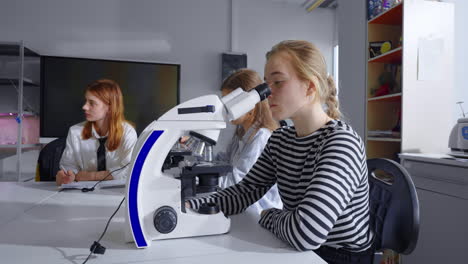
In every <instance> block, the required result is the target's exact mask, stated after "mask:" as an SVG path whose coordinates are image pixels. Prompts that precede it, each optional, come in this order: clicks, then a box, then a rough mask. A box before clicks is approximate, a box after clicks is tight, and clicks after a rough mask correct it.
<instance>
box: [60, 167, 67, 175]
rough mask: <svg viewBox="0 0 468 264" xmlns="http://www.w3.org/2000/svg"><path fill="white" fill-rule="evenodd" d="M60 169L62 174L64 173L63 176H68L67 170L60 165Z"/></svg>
mask: <svg viewBox="0 0 468 264" xmlns="http://www.w3.org/2000/svg"><path fill="white" fill-rule="evenodd" d="M60 169H61V170H63V172H64V173H65V175H67V176H68V170H67V169H65V168H64V167H63V166H62V165H60Z"/></svg>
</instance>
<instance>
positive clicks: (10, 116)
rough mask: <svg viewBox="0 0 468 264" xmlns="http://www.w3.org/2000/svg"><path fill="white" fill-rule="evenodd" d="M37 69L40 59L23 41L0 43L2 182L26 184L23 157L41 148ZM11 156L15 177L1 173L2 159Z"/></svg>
mask: <svg viewBox="0 0 468 264" xmlns="http://www.w3.org/2000/svg"><path fill="white" fill-rule="evenodd" d="M39 69H40V55H39V54H38V53H36V52H34V51H33V50H31V49H29V48H27V47H25V46H24V44H23V42H22V41H21V42H0V89H1V90H2V100H1V102H0V122H1V124H2V135H1V136H0V169H1V170H0V173H1V174H0V180H1V181H5V180H7V181H10V180H16V181H23V180H26V179H25V178H24V177H22V168H23V167H24V165H25V164H24V162H23V153H24V152H26V151H31V150H39V149H40V147H41V145H40V144H39V127H38V125H39V116H38V113H39V95H40V91H39V87H40V77H39V75H40V70H39ZM26 76H27V77H26ZM15 102H16V103H15ZM26 110H27V111H26ZM25 123H26V124H25ZM36 124H37V125H36ZM36 128H37V129H36ZM15 131H16V132H15ZM15 134H16V135H15ZM11 156H16V170H15V172H14V175H9V176H7V175H5V173H4V159H5V158H8V157H11ZM29 165H31V164H29ZM33 166H34V165H33Z"/></svg>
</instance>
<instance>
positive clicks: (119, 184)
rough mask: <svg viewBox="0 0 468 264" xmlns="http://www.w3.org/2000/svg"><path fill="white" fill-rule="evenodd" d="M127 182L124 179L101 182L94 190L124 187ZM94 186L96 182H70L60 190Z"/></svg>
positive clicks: (61, 186)
mask: <svg viewBox="0 0 468 264" xmlns="http://www.w3.org/2000/svg"><path fill="white" fill-rule="evenodd" d="M126 182H127V180H126V179H117V180H109V181H102V182H100V183H99V184H98V185H96V188H110V187H125V183H126ZM94 184H96V181H79V182H71V183H66V184H62V185H60V188H62V189H83V188H91V187H93V186H94Z"/></svg>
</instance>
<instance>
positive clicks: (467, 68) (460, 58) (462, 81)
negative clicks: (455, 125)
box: [453, 0, 468, 118]
mask: <svg viewBox="0 0 468 264" xmlns="http://www.w3.org/2000/svg"><path fill="white" fill-rule="evenodd" d="M453 2H454V3H455V54H454V55H455V101H464V102H465V103H464V104H463V107H464V109H465V112H468V81H467V76H468V49H467V48H466V45H467V43H468V30H467V29H466V26H467V25H468V1H466V0H455V1H453ZM455 116H456V118H460V117H461V111H460V110H459V109H458V107H457V109H455ZM467 117H468V116H467Z"/></svg>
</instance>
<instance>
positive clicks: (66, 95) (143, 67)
mask: <svg viewBox="0 0 468 264" xmlns="http://www.w3.org/2000/svg"><path fill="white" fill-rule="evenodd" d="M98 79H112V80H114V81H116V82H117V83H118V84H119V85H120V88H121V90H122V94H123V99H124V108H125V117H126V119H127V120H129V121H131V122H132V123H133V124H134V125H135V129H136V131H137V133H138V135H139V134H140V133H141V132H142V131H143V129H145V127H146V126H147V125H149V124H150V123H151V122H152V121H154V120H156V119H158V118H159V117H160V116H161V115H162V114H164V113H165V112H166V111H168V110H169V109H171V108H172V107H174V106H176V105H177V104H179V85H180V65H178V64H164V63H151V62H136V61H117V60H102V59H85V58H70V57H56V56H43V57H42V58H41V111H40V113H41V114H40V126H41V127H40V135H41V137H65V136H67V133H68V128H69V127H70V126H72V125H74V124H77V123H79V122H82V121H84V120H85V116H84V111H83V110H82V106H83V104H84V101H85V100H84V94H85V89H86V87H87V85H88V84H90V83H92V82H93V81H95V80H98Z"/></svg>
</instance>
